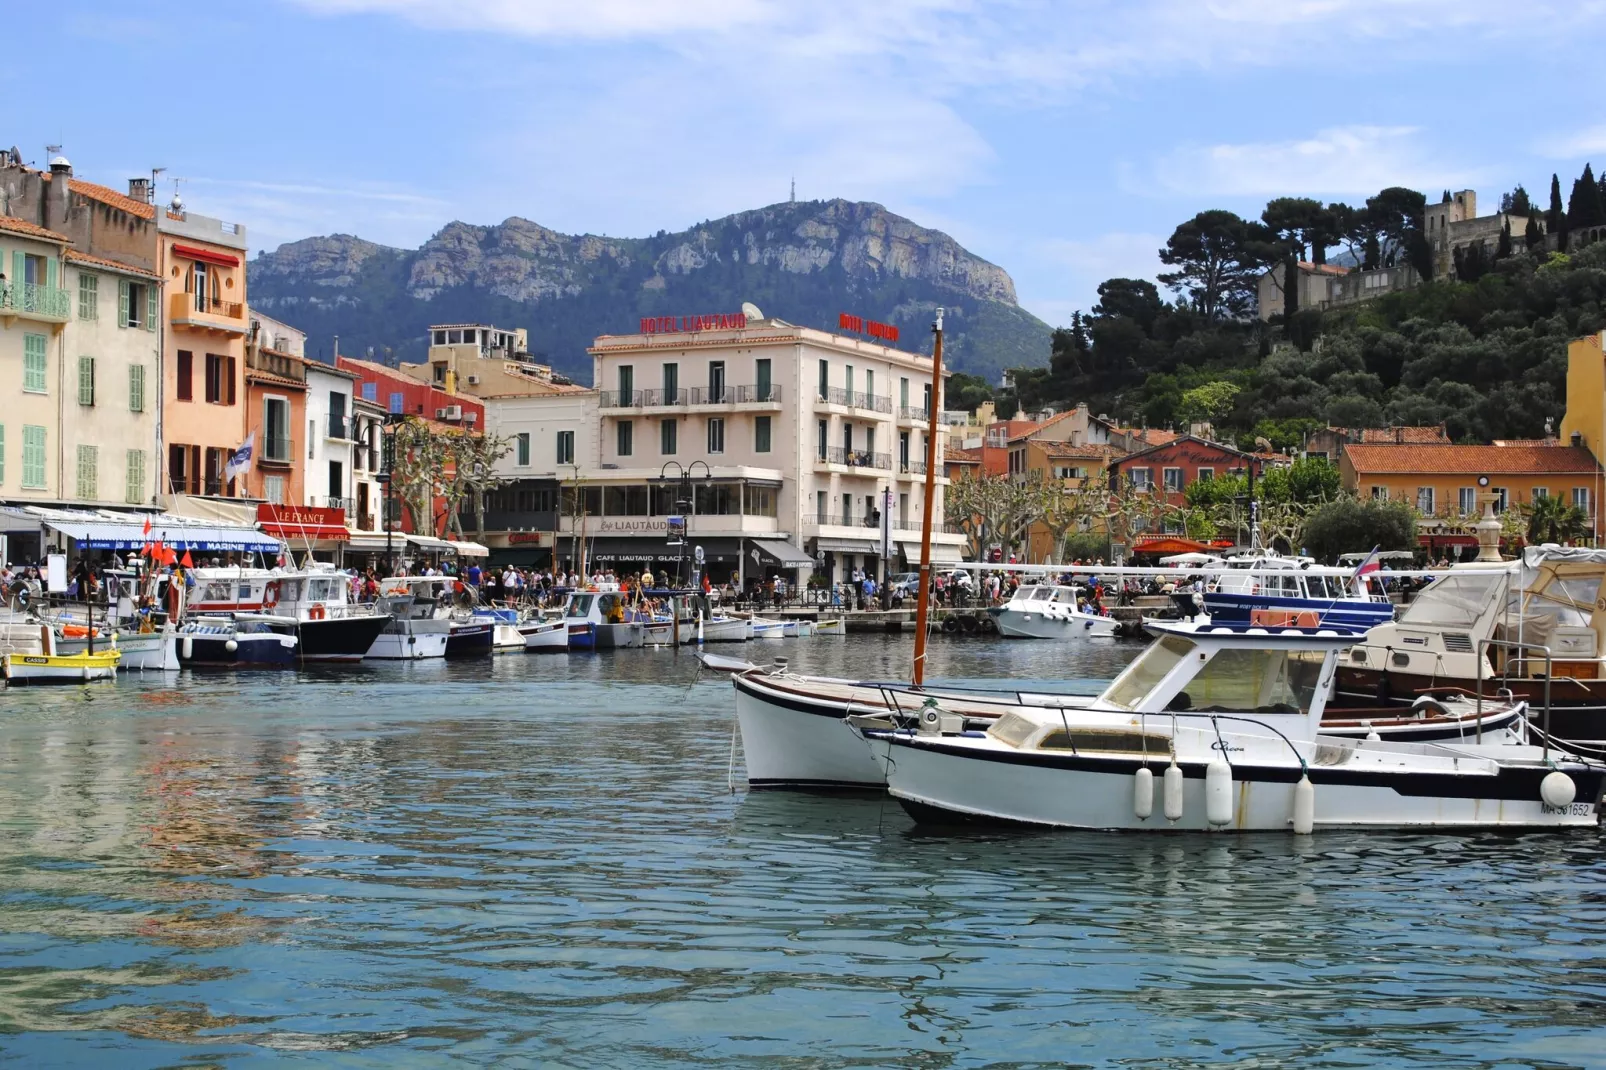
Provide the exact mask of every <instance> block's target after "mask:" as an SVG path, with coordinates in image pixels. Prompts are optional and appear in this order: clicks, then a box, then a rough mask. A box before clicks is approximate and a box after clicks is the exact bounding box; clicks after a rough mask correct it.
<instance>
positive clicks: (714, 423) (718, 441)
mask: <svg viewBox="0 0 1606 1070" xmlns="http://www.w3.org/2000/svg"><path fill="white" fill-rule="evenodd" d="M708 452H709V453H724V452H725V420H724V418H723V417H720V416H710V417H709V418H708Z"/></svg>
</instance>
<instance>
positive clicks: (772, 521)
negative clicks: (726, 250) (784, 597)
mask: <svg viewBox="0 0 1606 1070" xmlns="http://www.w3.org/2000/svg"><path fill="white" fill-rule="evenodd" d="M590 352H591V355H592V362H593V369H594V379H593V381H594V384H595V385H596V386H597V388H598V389H599V391H600V395H599V398H598V415H599V417H600V425H599V430H600V441H599V450H598V462H599V467H598V469H597V470H596V472H595V474H594V476H588V477H586V484H585V487H584V489H583V491H581V492H580V493H581V494H582V495H583V498H584V500H583V501H582V502H581V505H582V507H583V513H584V515H583V517H582V518H581V520H582V521H583V522H584V523H585V524H586V527H587V533H588V536H589V537H591V538H593V539H594V541H595V544H596V546H597V550H596V553H595V554H594V555H593V557H594V559H597V560H602V561H612V562H618V563H620V564H622V565H625V566H627V567H628V566H631V565H634V564H636V563H638V562H647V561H654V560H657V561H661V560H663V559H664V556H665V554H666V550H665V549H664V547H665V542H666V537H667V535H668V530H669V522H668V521H669V517H670V516H673V515H684V516H686V518H687V525H688V532H687V542H688V543H689V544H691V545H694V546H695V545H700V546H702V547H703V548H704V553H705V558H706V560H707V563H708V568H707V571H708V573H709V574H710V575H711V577H712V578H713V579H714V580H715V582H723V581H724V580H726V579H731V580H740V579H751V578H753V577H754V576H755V575H762V576H765V577H768V576H769V575H771V574H772V573H774V572H780V573H781V574H783V575H786V576H790V577H792V578H794V579H802V578H803V577H805V576H807V575H808V574H809V572H810V571H811V570H812V569H823V570H824V571H825V573H826V574H827V575H828V576H829V577H831V578H833V579H836V580H841V579H844V578H846V577H847V575H848V574H849V573H851V571H852V570H853V569H854V568H861V567H862V568H864V569H866V571H868V572H872V573H877V574H879V573H880V571H881V569H880V550H881V528H880V522H879V517H880V514H881V512H882V511H883V509H890V511H891V516H890V523H891V536H892V539H891V541H892V547H891V549H892V556H891V560H890V561H889V562H888V564H889V565H890V567H891V568H892V569H893V570H894V571H897V570H901V569H902V568H904V567H910V566H911V563H914V564H918V560H919V553H920V550H919V541H920V527H921V517H922V502H923V488H924V478H925V437H926V433H927V432H926V428H927V416H926V413H927V407H928V406H929V405H931V404H937V405H939V406H940V404H941V398H940V396H939V397H938V398H935V399H934V398H932V397H931V390H930V387H931V359H930V358H929V357H927V356H923V355H919V354H915V353H909V352H905V351H903V350H900V349H895V348H892V347H890V346H886V345H881V344H879V343H876V342H870V341H865V340H861V339H858V338H852V337H846V336H842V335H836V334H831V333H828V332H825V331H820V330H815V329H812V328H807V327H798V326H794V325H792V324H789V323H785V322H783V321H781V320H778V319H749V320H747V322H746V326H744V327H740V328H734V329H724V330H707V331H696V332H688V333H654V334H630V335H604V336H602V337H599V338H598V339H597V340H596V342H595V344H594V345H593V346H592V348H591V350H590ZM946 438H947V430H946V428H943V429H942V430H940V431H939V437H938V443H937V446H938V456H939V457H941V456H942V453H943V447H944V445H945V440H946ZM946 484H947V480H946V479H945V478H943V477H941V476H940V475H939V477H938V486H937V494H936V518H935V519H936V520H937V522H938V523H937V530H938V534H937V535H936V537H935V540H934V542H935V552H934V559H935V560H938V561H939V562H940V561H943V560H949V561H957V560H958V559H959V552H960V546H961V545H962V543H963V539H962V537H961V536H959V535H957V534H948V533H945V532H942V531H941V527H942V524H941V519H942V515H943V514H942V498H943V492H944V488H945V487H946ZM688 500H689V501H690V503H691V508H690V510H689V511H688V510H686V508H685V503H686V502H687V501H688ZM562 523H563V525H564V530H566V531H567V530H570V529H571V528H572V526H573V525H574V524H575V523H576V520H575V519H574V518H573V517H572V516H569V515H565V516H564V517H563V518H562ZM673 552H678V551H673Z"/></svg>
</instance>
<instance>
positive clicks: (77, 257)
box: [67, 249, 161, 279]
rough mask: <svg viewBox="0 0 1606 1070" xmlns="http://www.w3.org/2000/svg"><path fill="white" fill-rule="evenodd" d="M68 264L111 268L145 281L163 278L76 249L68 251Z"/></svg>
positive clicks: (151, 272) (154, 273)
mask: <svg viewBox="0 0 1606 1070" xmlns="http://www.w3.org/2000/svg"><path fill="white" fill-rule="evenodd" d="M67 262H68V263H69V264H92V265H94V266H95V267H103V268H109V269H110V270H112V271H121V272H123V273H124V274H126V275H138V276H139V277H140V278H144V279H159V278H161V276H160V275H158V274H157V273H156V272H154V271H146V270H145V269H144V268H138V267H135V266H134V265H132V264H124V263H120V262H119V261H116V260H107V259H106V258H105V257H104V256H90V255H89V254H88V253H80V252H78V251H77V250H75V249H68V250H67Z"/></svg>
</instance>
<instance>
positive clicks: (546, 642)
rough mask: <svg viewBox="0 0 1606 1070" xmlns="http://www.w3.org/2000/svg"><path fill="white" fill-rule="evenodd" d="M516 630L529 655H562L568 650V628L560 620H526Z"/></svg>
mask: <svg viewBox="0 0 1606 1070" xmlns="http://www.w3.org/2000/svg"><path fill="white" fill-rule="evenodd" d="M518 628H519V634H520V635H522V636H523V637H524V649H525V650H526V651H528V652H530V653H533V654H562V653H565V652H567V651H568V649H569V626H568V625H567V624H566V623H564V622H563V621H562V620H527V621H524V622H523V623H521V624H519V626H518Z"/></svg>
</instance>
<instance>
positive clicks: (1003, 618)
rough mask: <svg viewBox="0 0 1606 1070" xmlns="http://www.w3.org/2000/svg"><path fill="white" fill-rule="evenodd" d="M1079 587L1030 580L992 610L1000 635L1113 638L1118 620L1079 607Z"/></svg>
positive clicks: (1035, 637) (1036, 637)
mask: <svg viewBox="0 0 1606 1070" xmlns="http://www.w3.org/2000/svg"><path fill="white" fill-rule="evenodd" d="M1079 594H1080V590H1079V589H1078V588H1076V587H1063V586H1058V585H1049V584H1036V583H1028V584H1023V585H1021V587H1020V588H1019V589H1018V590H1016V592H1015V593H1014V595H1012V596H1011V597H1010V599H1009V601H1008V602H1006V603H1004V604H1003V605H1002V606H999V607H997V608H996V609H993V610H991V611H990V612H991V613H992V615H993V619H994V620H996V621H997V622H998V634H999V635H1002V636H1005V637H1007V638H1010V639H1081V638H1109V637H1111V636H1113V635H1115V629H1116V624H1117V622H1116V620H1115V618H1114V617H1105V616H1101V615H1100V614H1097V613H1089V612H1087V611H1086V610H1084V609H1079V608H1078V607H1077V596H1078V595H1079Z"/></svg>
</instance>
